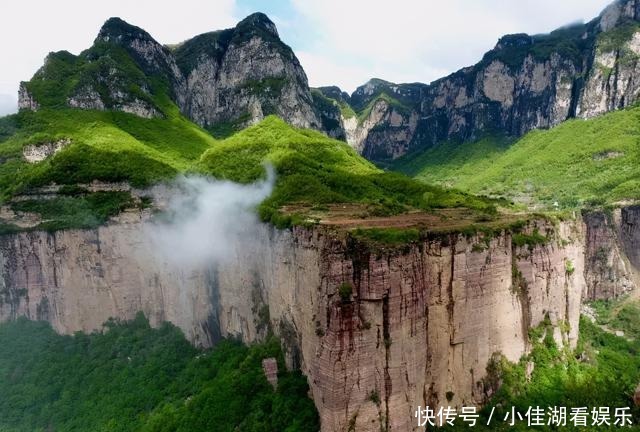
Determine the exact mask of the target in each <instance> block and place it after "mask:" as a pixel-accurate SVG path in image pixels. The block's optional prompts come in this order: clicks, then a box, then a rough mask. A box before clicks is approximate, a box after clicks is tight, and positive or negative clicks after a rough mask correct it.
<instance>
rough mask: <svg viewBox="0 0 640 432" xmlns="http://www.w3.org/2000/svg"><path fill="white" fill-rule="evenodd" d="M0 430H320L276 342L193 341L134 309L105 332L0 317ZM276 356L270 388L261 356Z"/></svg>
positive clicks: (303, 385) (300, 382)
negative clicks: (203, 345) (210, 344)
mask: <svg viewBox="0 0 640 432" xmlns="http://www.w3.org/2000/svg"><path fill="white" fill-rule="evenodd" d="M0 346H2V349H1V350H0V412H1V413H2V415H1V416H0V431H3V432H18V431H26V430H29V431H46V430H56V431H94V432H100V431H136V432H137V431H145V432H161V431H171V432H177V431H183V432H197V431H212V430H215V431H221V432H224V431H229V432H232V431H237V430H241V431H261V432H262V431H289V432H295V431H299V432H307V431H314V430H318V429H319V427H318V418H317V413H316V411H315V407H314V405H313V402H312V401H311V400H310V399H309V398H308V397H307V392H308V387H307V383H306V380H305V379H304V377H302V376H301V375H300V374H299V373H290V372H283V371H284V363H283V358H282V354H281V352H280V348H279V346H280V345H279V342H278V341H277V340H275V339H271V340H270V341H268V342H267V343H265V344H261V345H254V346H251V347H246V346H243V345H241V344H240V343H237V342H232V341H226V342H222V343H221V344H219V345H218V346H217V347H216V348H215V349H214V350H212V351H201V350H197V349H195V348H193V347H192V346H191V345H190V344H189V343H188V342H187V341H186V339H185V338H184V336H183V335H182V333H181V332H180V331H179V330H178V329H176V328H175V327H173V326H171V325H170V324H163V325H162V326H161V327H160V328H158V329H152V328H150V327H149V324H148V322H147V320H146V319H145V318H144V317H143V316H141V315H139V316H138V317H137V318H136V319H135V320H134V321H132V322H129V323H116V322H109V323H107V324H106V331H105V332H104V333H102V334H101V333H95V334H91V335H85V334H80V333H78V334H76V335H75V336H73V337H70V336H59V335H57V334H55V333H54V332H53V330H52V329H51V328H50V327H49V326H48V324H46V323H39V322H30V321H26V320H22V319H21V320H18V321H17V322H14V323H7V324H1V325H0ZM266 357H275V358H277V359H278V362H279V366H280V368H279V369H280V371H281V372H280V376H279V384H278V388H277V390H276V391H274V390H273V388H272V387H271V385H270V384H269V383H268V382H267V380H266V378H265V376H264V373H263V372H262V366H261V362H262V359H263V358H266Z"/></svg>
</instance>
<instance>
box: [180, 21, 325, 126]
mask: <svg viewBox="0 0 640 432" xmlns="http://www.w3.org/2000/svg"><path fill="white" fill-rule="evenodd" d="M175 55H176V58H177V60H178V64H179V65H180V69H181V70H182V72H183V74H184V77H185V79H186V83H187V96H186V103H185V104H184V105H181V106H182V107H183V112H184V113H185V114H186V115H187V116H188V117H190V118H192V119H193V120H194V121H195V122H196V123H199V124H201V125H205V126H212V125H215V124H219V123H230V122H231V123H234V125H235V126H237V127H242V126H246V125H248V124H251V123H255V122H257V121H259V120H261V119H262V118H264V117H265V116H267V115H270V114H277V115H278V116H280V117H281V118H283V119H284V120H286V121H287V122H289V123H290V124H292V125H294V126H299V127H307V128H310V127H311V128H316V129H319V128H320V126H321V125H320V121H319V120H318V117H317V115H316V112H315V110H314V108H313V101H312V97H311V92H310V90H309V85H308V82H307V76H306V75H305V73H304V70H303V69H302V66H300V63H299V62H298V59H297V58H296V56H295V55H294V54H293V51H291V49H290V48H289V47H288V46H287V45H285V44H284V43H282V42H281V41H280V39H279V36H278V31H277V29H276V26H275V25H274V24H273V23H272V22H271V21H270V20H269V19H268V18H267V17H266V16H265V15H263V14H254V15H251V16H249V17H247V18H246V19H244V20H243V21H241V22H240V23H239V24H238V25H237V26H236V27H235V28H234V29H230V30H223V31H220V32H214V33H209V34H204V35H201V36H198V37H196V38H194V39H191V40H189V41H186V42H184V43H183V44H182V45H180V46H179V47H178V48H177V49H176V51H175Z"/></svg>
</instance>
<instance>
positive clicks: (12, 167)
mask: <svg viewBox="0 0 640 432" xmlns="http://www.w3.org/2000/svg"><path fill="white" fill-rule="evenodd" d="M10 118H11V120H12V122H13V123H14V124H15V125H16V128H17V132H16V133H15V134H13V135H12V136H11V137H9V138H8V139H5V140H4V141H0V158H1V159H3V160H4V163H3V164H0V201H2V200H6V199H7V198H9V197H11V196H12V195H14V194H15V193H19V192H23V191H25V190H28V189H29V188H33V187H38V186H44V185H48V184H51V183H56V184H61V185H73V184H78V183H89V182H91V181H93V180H102V181H108V182H118V181H128V182H130V183H131V184H132V185H134V186H146V185H150V184H152V183H154V182H157V181H159V180H163V179H168V178H171V177H173V176H175V175H176V174H177V173H178V172H184V171H188V170H189V169H190V167H191V166H192V164H193V162H194V161H196V160H197V158H198V157H199V156H200V155H201V154H202V153H203V152H204V151H205V150H206V149H208V148H210V147H211V146H212V145H213V144H214V143H215V139H214V138H213V137H211V136H210V135H209V134H208V133H206V132H205V131H204V130H202V129H200V128H199V127H197V126H196V125H194V124H193V123H191V122H190V121H188V120H186V119H184V118H183V117H181V116H180V115H178V114H177V112H174V113H172V114H171V116H170V118H167V119H143V118H140V117H136V116H134V115H131V114H126V113H121V112H96V111H84V110H71V109H66V110H40V111H38V112H28V111H24V112H21V113H20V114H17V115H14V116H12V117H10ZM59 139H70V140H71V144H70V145H68V146H67V147H65V148H64V149H63V150H62V151H60V152H59V153H58V154H56V155H55V156H53V157H50V158H48V159H47V160H45V161H43V162H41V163H37V164H30V163H28V162H26V160H24V158H23V157H22V149H23V147H24V146H26V145H29V144H33V145H38V144H41V143H47V142H55V141H57V140H59Z"/></svg>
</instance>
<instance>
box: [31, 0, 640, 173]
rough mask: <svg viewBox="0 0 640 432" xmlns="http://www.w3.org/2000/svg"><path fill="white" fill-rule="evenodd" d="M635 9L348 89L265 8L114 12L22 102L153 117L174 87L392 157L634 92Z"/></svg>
mask: <svg viewBox="0 0 640 432" xmlns="http://www.w3.org/2000/svg"><path fill="white" fill-rule="evenodd" d="M639 17H640V0H618V1H616V2H614V3H612V4H611V5H609V6H608V7H607V8H605V9H604V11H603V12H602V13H601V14H600V15H599V16H598V17H596V18H595V19H593V20H591V21H589V22H588V23H582V24H572V25H569V26H565V27H561V28H559V29H557V30H554V31H552V32H551V33H548V34H539V35H526V34H523V33H519V34H511V35H505V36H503V37H501V38H500V39H499V40H498V41H497V43H496V45H495V47H494V48H493V49H492V50H490V51H488V52H487V53H485V55H484V56H483V58H482V59H481V60H480V61H479V62H478V63H476V64H475V65H471V66H468V67H465V68H462V69H460V70H458V71H456V72H453V73H452V74H450V75H448V76H446V77H443V78H440V79H438V80H435V81H433V82H431V83H429V84H424V83H404V84H396V83H392V82H388V81H384V80H381V79H375V78H374V79H371V80H369V81H368V82H367V83H365V84H363V85H362V86H360V87H358V88H357V89H356V90H355V91H354V92H353V93H352V94H347V93H346V92H343V91H342V90H341V89H339V88H338V87H335V86H334V87H321V88H317V89H314V88H310V87H309V84H308V80H307V76H306V74H305V72H304V69H303V68H302V65H301V64H300V62H299V60H298V59H297V57H296V56H295V53H294V52H293V51H292V50H291V48H290V47H289V46H287V45H286V44H285V43H284V42H282V41H281V40H280V37H279V34H278V30H277V28H276V26H275V24H274V23H273V22H272V21H271V20H270V19H269V18H268V17H267V16H266V15H265V14H262V13H255V14H252V15H250V16H248V17H246V18H245V19H243V20H241V21H240V22H239V23H238V24H237V25H236V26H235V27H233V28H230V29H225V30H218V31H213V32H209V33H204V34H202V35H197V36H195V37H194V38H191V39H189V40H186V41H184V42H182V43H181V44H178V45H176V46H173V47H171V48H168V47H165V46H163V45H160V44H159V43H158V42H157V41H155V40H154V39H153V38H152V37H151V36H150V35H149V34H148V33H147V32H145V31H144V30H143V29H141V28H139V27H135V26H132V25H130V24H127V23H126V22H124V21H122V20H120V19H117V18H113V19H110V20H107V22H106V23H105V25H104V26H103V28H102V29H101V30H100V33H99V34H98V37H97V38H96V42H95V43H94V45H93V46H92V47H91V48H90V49H88V50H87V51H85V52H83V53H81V54H80V55H79V56H73V55H71V54H63V53H61V52H60V53H53V54H50V55H49V56H48V57H47V60H46V61H45V65H44V66H43V67H42V68H41V69H40V70H39V71H38V72H37V73H36V74H35V75H34V78H33V79H32V80H31V81H29V82H25V83H22V84H21V87H20V95H19V96H20V100H19V106H20V108H21V109H31V110H33V109H38V108H39V107H41V106H45V107H46V106H71V107H74V108H84V109H98V110H104V109H115V110H121V111H125V112H130V113H133V114H136V115H139V116H142V117H147V118H150V117H161V116H163V108H162V107H161V105H162V103H159V102H158V101H157V100H156V99H158V94H165V95H166V96H167V97H168V98H169V99H170V100H171V101H172V102H173V103H174V104H175V105H176V106H177V107H178V108H179V110H180V111H181V112H182V114H183V115H185V116H186V117H188V118H189V119H191V120H192V121H194V122H195V123H197V124H198V125H200V126H202V127H204V128H206V129H208V130H209V131H210V132H212V133H214V135H216V136H226V135H228V134H230V133H233V132H235V131H237V130H240V129H242V128H244V127H247V126H249V125H252V124H255V123H257V122H258V121H260V120H261V119H263V118H264V117H266V116H268V115H270V114H275V115H278V116H279V117H281V118H283V119H284V120H285V121H287V122H288V123H290V124H292V125H293V126H296V127H305V128H313V129H317V130H321V131H323V132H325V133H326V134H328V135H329V136H330V137H333V138H338V139H341V140H346V141H347V142H348V143H349V144H350V145H351V146H352V147H354V148H355V149H356V150H357V151H358V152H360V153H361V154H362V155H363V156H365V157H366V158H367V159H369V160H372V161H374V162H377V163H383V164H384V163H387V162H388V161H391V160H394V159H397V158H399V157H401V156H405V155H407V154H413V153H419V152H421V151H424V150H427V149H429V148H432V147H434V146H437V145H439V144H440V143H443V142H451V141H456V142H461V143H463V142H467V141H473V140H477V139H479V138H481V137H482V136H483V135H485V134H486V133H495V132H496V131H500V132H502V133H503V134H505V135H508V136H513V137H519V136H522V135H524V134H525V133H526V132H528V131H530V130H532V129H539V128H549V127H553V126H555V125H557V124H560V123H562V122H563V121H565V120H567V119H570V118H575V117H578V118H591V117H594V116H598V115H601V114H604V113H606V112H609V111H612V110H616V109H619V108H624V107H627V106H630V105H632V104H633V103H635V101H636V100H637V99H638V95H639V94H640V78H636V77H637V76H640V23H638V18H639ZM56 92H57V93H59V94H57V96H56V97H57V99H55V98H54V99H55V103H52V100H53V99H52V97H51V94H52V93H56Z"/></svg>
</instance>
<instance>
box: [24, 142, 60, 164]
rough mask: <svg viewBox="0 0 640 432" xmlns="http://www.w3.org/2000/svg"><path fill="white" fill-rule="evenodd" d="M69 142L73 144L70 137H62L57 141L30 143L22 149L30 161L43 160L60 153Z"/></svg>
mask: <svg viewBox="0 0 640 432" xmlns="http://www.w3.org/2000/svg"><path fill="white" fill-rule="evenodd" d="M69 144H71V140H70V139H68V138H62V139H59V140H57V141H52V142H45V143H40V144H29V145H26V146H25V147H24V148H23V149H22V155H23V156H24V158H25V159H26V161H27V162H29V163H37V162H42V161H43V160H45V159H47V158H48V157H51V156H53V155H54V154H56V153H58V152H59V151H60V150H62V149H63V148H65V147H66V146H68V145H69Z"/></svg>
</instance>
